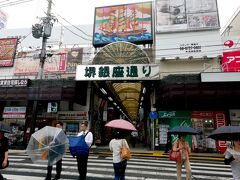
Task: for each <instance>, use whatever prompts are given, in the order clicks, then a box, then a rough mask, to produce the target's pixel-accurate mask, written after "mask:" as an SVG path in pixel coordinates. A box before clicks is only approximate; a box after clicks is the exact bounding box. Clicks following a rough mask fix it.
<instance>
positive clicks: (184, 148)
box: [173, 134, 192, 180]
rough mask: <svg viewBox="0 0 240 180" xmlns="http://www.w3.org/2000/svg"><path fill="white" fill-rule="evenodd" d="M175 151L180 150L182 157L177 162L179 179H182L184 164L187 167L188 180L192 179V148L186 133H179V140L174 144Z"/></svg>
mask: <svg viewBox="0 0 240 180" xmlns="http://www.w3.org/2000/svg"><path fill="white" fill-rule="evenodd" d="M173 151H179V152H180V159H179V160H178V161H177V162H176V165H177V180H181V179H182V165H183V164H184V166H185V169H186V180H191V179H192V176H191V166H190V161H189V155H190V153H191V148H190V147H189V144H188V142H187V141H186V140H185V135H184V134H179V135H178V140H177V141H176V142H175V143H174V145H173Z"/></svg>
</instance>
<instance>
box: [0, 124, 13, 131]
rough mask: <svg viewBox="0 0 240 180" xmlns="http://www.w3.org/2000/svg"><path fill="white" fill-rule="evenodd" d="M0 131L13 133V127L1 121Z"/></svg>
mask: <svg viewBox="0 0 240 180" xmlns="http://www.w3.org/2000/svg"><path fill="white" fill-rule="evenodd" d="M0 131H2V132H6V133H12V131H11V127H10V126H8V125H6V124H4V123H2V122H1V123H0Z"/></svg>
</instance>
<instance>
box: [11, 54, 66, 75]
mask: <svg viewBox="0 0 240 180" xmlns="http://www.w3.org/2000/svg"><path fill="white" fill-rule="evenodd" d="M51 54H52V56H51V57H47V58H46V60H45V64H44V73H46V74H51V73H64V72H65V70H66V62H67V54H66V52H65V50H59V51H53V52H51ZM38 55H39V52H38V51H33V52H21V53H18V56H17V59H16V65H15V70H14V74H15V75H37V73H38V70H39V63H40V59H39V56H38Z"/></svg>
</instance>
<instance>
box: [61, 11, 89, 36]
mask: <svg viewBox="0 0 240 180" xmlns="http://www.w3.org/2000/svg"><path fill="white" fill-rule="evenodd" d="M56 15H57V16H59V17H60V18H61V19H63V20H64V21H66V22H67V23H68V24H70V25H71V26H73V27H74V28H76V29H77V30H79V31H80V32H81V33H83V34H84V35H86V36H88V37H92V36H91V35H89V34H87V33H86V32H84V31H83V30H82V29H80V28H79V27H77V26H75V25H73V24H72V23H70V22H69V21H68V20H66V19H65V18H64V17H62V16H61V15H60V14H58V13H56Z"/></svg>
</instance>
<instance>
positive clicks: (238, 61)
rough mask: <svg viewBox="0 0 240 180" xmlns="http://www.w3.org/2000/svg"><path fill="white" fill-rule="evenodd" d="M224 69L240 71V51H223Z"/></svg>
mask: <svg viewBox="0 0 240 180" xmlns="http://www.w3.org/2000/svg"><path fill="white" fill-rule="evenodd" d="M222 70H223V72H239V71H240V51H230V52H223V57H222Z"/></svg>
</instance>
